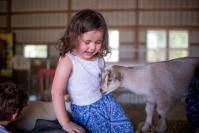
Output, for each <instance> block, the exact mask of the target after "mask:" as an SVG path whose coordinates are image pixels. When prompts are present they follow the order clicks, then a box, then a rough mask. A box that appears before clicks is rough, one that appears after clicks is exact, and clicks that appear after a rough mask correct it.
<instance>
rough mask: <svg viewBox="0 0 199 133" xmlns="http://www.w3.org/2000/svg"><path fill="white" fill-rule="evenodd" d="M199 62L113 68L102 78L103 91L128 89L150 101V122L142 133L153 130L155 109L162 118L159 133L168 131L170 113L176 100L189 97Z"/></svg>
mask: <svg viewBox="0 0 199 133" xmlns="http://www.w3.org/2000/svg"><path fill="white" fill-rule="evenodd" d="M197 67H199V58H197V57H186V58H178V59H174V60H170V61H164V62H157V63H150V64H146V65H143V66H136V67H124V66H116V65H114V66H112V67H111V68H110V69H107V70H105V71H104V72H103V74H102V86H101V87H102V91H103V92H106V93H109V92H112V91H114V90H115V89H117V88H119V87H121V88H127V89H129V90H130V91H131V92H133V93H135V94H138V95H142V96H144V97H145V99H146V106H145V111H146V119H145V123H144V126H143V127H142V131H147V130H148V129H149V128H150V127H151V126H152V117H153V111H154V107H155V105H156V110H157V113H158V115H159V120H158V125H157V127H156V131H157V132H165V131H166V122H165V118H166V113H167V111H168V109H169V107H170V104H171V103H172V100H173V99H174V98H175V99H176V98H182V97H184V96H185V95H186V92H187V89H188V87H189V85H190V83H191V80H192V78H193V75H194V71H195V69H196V68H197Z"/></svg>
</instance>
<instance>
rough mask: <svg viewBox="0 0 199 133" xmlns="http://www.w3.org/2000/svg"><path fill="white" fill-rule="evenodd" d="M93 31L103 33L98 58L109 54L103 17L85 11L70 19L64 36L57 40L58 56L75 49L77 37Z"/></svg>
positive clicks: (106, 30)
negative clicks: (96, 30)
mask: <svg viewBox="0 0 199 133" xmlns="http://www.w3.org/2000/svg"><path fill="white" fill-rule="evenodd" d="M95 29H98V30H101V31H102V32H103V43H102V49H101V51H100V52H99V53H98V54H99V56H105V55H106V54H108V53H110V52H109V47H108V28H107V25H106V22H105V19H104V17H103V16H102V15H101V14H100V13H99V12H96V11H94V10H90V9H85V10H81V11H79V12H78V13H76V14H75V15H74V16H73V17H72V19H71V21H70V22H69V24H68V27H67V30H66V32H65V34H64V36H63V37H62V38H61V39H60V40H59V42H58V49H59V51H60V55H61V56H64V55H65V53H67V52H68V51H71V50H73V49H74V48H75V45H76V44H77V40H78V36H80V35H81V34H83V33H85V32H88V31H91V30H95Z"/></svg>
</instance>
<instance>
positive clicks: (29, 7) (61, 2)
mask: <svg viewBox="0 0 199 133" xmlns="http://www.w3.org/2000/svg"><path fill="white" fill-rule="evenodd" d="M67 8H68V0H12V11H38V10H39V11H45V10H64V9H67Z"/></svg>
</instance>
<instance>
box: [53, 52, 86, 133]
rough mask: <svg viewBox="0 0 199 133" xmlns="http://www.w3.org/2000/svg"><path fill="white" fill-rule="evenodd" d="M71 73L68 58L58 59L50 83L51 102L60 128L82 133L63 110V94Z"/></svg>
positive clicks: (70, 64) (70, 63) (81, 129)
mask: <svg viewBox="0 0 199 133" xmlns="http://www.w3.org/2000/svg"><path fill="white" fill-rule="evenodd" d="M71 71H72V62H71V60H70V59H69V58H68V56H64V57H60V59H59V62H58V65H57V68H56V72H55V76H54V80H53V83H52V90H51V94H52V102H53V106H54V111H55V114H56V116H57V119H58V121H59V123H60V124H61V126H62V128H63V129H64V130H65V131H67V132H69V133H73V132H77V133H82V132H84V129H83V128H82V127H80V126H78V125H77V124H75V123H73V122H72V121H71V120H70V118H69V115H68V112H67V111H66V109H65V101H64V94H65V91H66V90H65V89H66V85H67V81H68V79H69V76H70V73H71Z"/></svg>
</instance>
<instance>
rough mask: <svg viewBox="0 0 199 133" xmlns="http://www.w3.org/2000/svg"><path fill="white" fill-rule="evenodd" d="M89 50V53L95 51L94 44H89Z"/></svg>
mask: <svg viewBox="0 0 199 133" xmlns="http://www.w3.org/2000/svg"><path fill="white" fill-rule="evenodd" d="M89 49H90V50H91V51H94V50H95V44H94V43H91V45H90V47H89Z"/></svg>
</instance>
